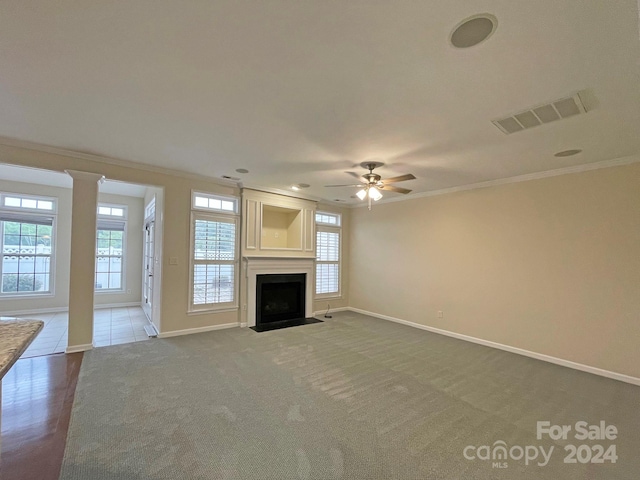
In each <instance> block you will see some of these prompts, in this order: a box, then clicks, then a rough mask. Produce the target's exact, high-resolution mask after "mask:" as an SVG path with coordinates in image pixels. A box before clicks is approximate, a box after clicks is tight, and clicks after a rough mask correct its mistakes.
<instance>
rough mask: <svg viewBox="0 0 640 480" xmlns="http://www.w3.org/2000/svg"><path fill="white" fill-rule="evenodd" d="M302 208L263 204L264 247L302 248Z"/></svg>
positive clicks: (262, 232) (262, 233)
mask: <svg viewBox="0 0 640 480" xmlns="http://www.w3.org/2000/svg"><path fill="white" fill-rule="evenodd" d="M302 217H303V210H302V209H299V208H298V209H294V208H284V207H277V206H275V205H266V204H262V231H261V235H262V238H261V240H262V242H261V245H262V248H263V249H288V250H291V249H292V250H302Z"/></svg>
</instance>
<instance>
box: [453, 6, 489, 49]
mask: <svg viewBox="0 0 640 480" xmlns="http://www.w3.org/2000/svg"><path fill="white" fill-rule="evenodd" d="M497 26H498V19H497V18H496V17H494V16H493V15H491V14H489V13H481V14H479V15H473V16H471V17H469V18H465V19H464V20H463V21H462V22H460V23H459V24H458V25H456V26H455V28H454V29H453V31H452V32H451V36H450V37H449V41H450V42H451V45H453V46H454V47H456V48H469V47H473V46H475V45H478V44H479V43H482V42H484V41H485V40H486V39H487V38H489V37H490V36H491V35H493V32H495V31H496V27H497Z"/></svg>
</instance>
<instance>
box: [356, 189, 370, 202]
mask: <svg viewBox="0 0 640 480" xmlns="http://www.w3.org/2000/svg"><path fill="white" fill-rule="evenodd" d="M356 195H357V197H358V198H359V199H360V200H364V197H366V196H367V191H366V190H365V189H364V188H363V189H362V190H360V191H358V193H356Z"/></svg>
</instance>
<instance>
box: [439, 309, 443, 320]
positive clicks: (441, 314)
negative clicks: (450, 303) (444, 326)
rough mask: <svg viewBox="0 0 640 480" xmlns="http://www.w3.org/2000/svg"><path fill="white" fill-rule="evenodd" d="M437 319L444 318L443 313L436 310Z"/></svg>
mask: <svg viewBox="0 0 640 480" xmlns="http://www.w3.org/2000/svg"><path fill="white" fill-rule="evenodd" d="M438 318H444V313H443V312H442V310H438Z"/></svg>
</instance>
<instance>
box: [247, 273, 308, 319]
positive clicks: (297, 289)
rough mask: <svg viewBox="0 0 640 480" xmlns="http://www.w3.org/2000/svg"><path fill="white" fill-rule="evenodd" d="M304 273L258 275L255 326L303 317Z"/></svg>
mask: <svg viewBox="0 0 640 480" xmlns="http://www.w3.org/2000/svg"><path fill="white" fill-rule="evenodd" d="M305 283H306V274H304V273H298V274H287V275H281V274H271V275H258V276H257V278H256V326H264V325H267V324H272V323H277V322H284V321H287V320H299V319H301V318H305V314H304V312H305V308H304V307H305V305H304V294H305Z"/></svg>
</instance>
